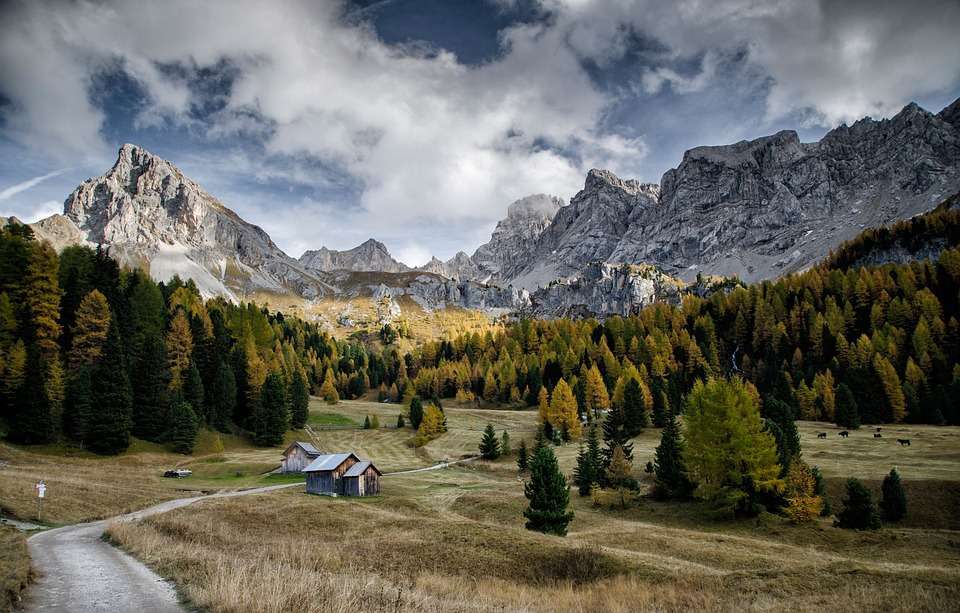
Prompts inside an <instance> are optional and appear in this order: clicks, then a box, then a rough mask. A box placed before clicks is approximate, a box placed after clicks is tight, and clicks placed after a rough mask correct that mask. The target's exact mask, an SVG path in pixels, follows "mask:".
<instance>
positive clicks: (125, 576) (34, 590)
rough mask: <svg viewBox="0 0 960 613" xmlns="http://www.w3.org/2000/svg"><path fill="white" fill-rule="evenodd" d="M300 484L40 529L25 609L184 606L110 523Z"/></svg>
mask: <svg viewBox="0 0 960 613" xmlns="http://www.w3.org/2000/svg"><path fill="white" fill-rule="evenodd" d="M477 457H479V456H477ZM477 457H471V458H464V459H461V460H456V461H453V462H441V463H438V464H434V465H433V466H428V467H425V468H417V469H413V470H404V471H398V472H395V473H387V475H402V474H411V473H419V472H426V471H430V470H439V469H442V468H446V467H448V466H452V465H454V464H458V463H462V462H470V461H472V460H476V459H477ZM385 476H386V475H385ZM297 486H301V487H302V486H303V483H302V482H301V483H286V484H283V485H271V486H268V487H258V488H253V489H248V490H238V491H232V492H220V493H216V494H210V495H207V496H194V497H192V498H178V499H176V500H168V501H167V502H161V503H160V504H157V505H154V506H152V507H147V508H146V509H141V510H139V511H134V512H133V513H127V514H126V515H118V516H116V517H111V518H108V519H101V520H99V521H93V522H88V523H84V524H74V525H71V526H63V527H62V528H54V529H52V530H47V531H45V532H40V533H38V534H34V535H33V536H31V537H30V538H29V539H27V547H28V548H29V550H30V559H31V563H32V565H33V568H34V569H35V570H36V571H38V574H39V577H38V579H37V580H36V581H35V582H34V583H33V585H31V586H30V588H29V589H28V590H27V593H26V596H25V597H24V600H23V610H24V611H28V612H31V611H44V612H60V611H62V612H69V613H91V612H100V611H109V612H110V613H118V612H125V611H136V612H137V613H169V612H174V611H177V612H180V611H184V610H185V609H184V607H183V606H182V605H181V604H180V602H179V598H178V597H177V592H176V590H175V589H174V587H173V584H172V583H170V582H169V581H167V580H165V579H163V578H162V577H160V576H159V575H157V574H156V573H155V572H153V571H152V570H150V569H149V568H148V567H147V566H146V565H145V564H143V563H142V562H140V561H139V560H137V559H136V558H134V557H133V556H131V555H130V554H128V553H126V552H124V551H122V550H121V549H119V548H117V547H114V546H113V545H110V544H109V543H107V542H105V541H104V540H103V539H102V538H101V537H102V536H103V532H104V530H106V528H107V526H108V525H109V524H111V523H113V522H118V521H136V520H138V519H142V518H144V517H149V516H151V515H156V514H158V513H166V512H167V511H172V510H174V509H179V508H180V507H185V506H188V505H191V504H193V503H195V502H200V501H201V500H211V499H214V498H233V497H236V496H250V495H254V494H265V493H267V492H272V491H275V490H280V489H285V488H290V487H297Z"/></svg>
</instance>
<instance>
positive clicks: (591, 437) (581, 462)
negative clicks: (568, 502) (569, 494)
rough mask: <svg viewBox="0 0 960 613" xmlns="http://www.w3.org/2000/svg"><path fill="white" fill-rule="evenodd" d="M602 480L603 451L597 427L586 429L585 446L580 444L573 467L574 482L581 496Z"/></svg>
mask: <svg viewBox="0 0 960 613" xmlns="http://www.w3.org/2000/svg"><path fill="white" fill-rule="evenodd" d="M602 480H603V452H602V451H601V449H600V437H599V434H598V433H597V427H596V426H593V427H591V428H590V429H589V430H587V439H586V446H584V445H580V452H579V453H578V454H577V465H576V467H575V468H574V483H576V484H577V492H578V493H579V494H580V495H581V496H587V495H589V494H590V488H591V486H593V485H594V484H597V483H600V482H601V481H602Z"/></svg>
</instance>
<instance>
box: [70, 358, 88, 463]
mask: <svg viewBox="0 0 960 613" xmlns="http://www.w3.org/2000/svg"><path fill="white" fill-rule="evenodd" d="M92 410H93V389H92V384H91V381H90V369H89V367H87V366H80V367H79V368H77V369H76V370H75V371H73V373H71V375H70V379H69V380H68V381H67V389H66V394H65V397H64V402H63V430H64V433H65V434H66V435H67V436H68V437H69V438H71V439H73V440H74V441H77V442H78V443H80V444H81V446H82V445H83V444H84V442H85V441H86V434H87V420H89V419H90V413H91V411H92Z"/></svg>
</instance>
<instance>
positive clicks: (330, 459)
mask: <svg viewBox="0 0 960 613" xmlns="http://www.w3.org/2000/svg"><path fill="white" fill-rule="evenodd" d="M351 456H353V458H354V459H355V460H356V461H358V462H359V461H360V458H358V457H357V455H356V454H355V453H352V452H348V453H329V454H327V455H322V456H319V457H318V458H317V459H315V460H314V461H313V462H310V465H309V466H307V467H306V468H304V469H303V472H305V473H315V472H321V471H326V470H335V469H336V468H337V467H338V466H340V465H341V464H343V463H344V462H346V461H347V458H349V457H351Z"/></svg>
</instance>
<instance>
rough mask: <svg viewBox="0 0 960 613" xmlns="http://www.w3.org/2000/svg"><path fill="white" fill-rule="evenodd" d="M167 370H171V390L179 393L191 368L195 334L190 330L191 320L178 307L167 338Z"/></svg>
mask: <svg viewBox="0 0 960 613" xmlns="http://www.w3.org/2000/svg"><path fill="white" fill-rule="evenodd" d="M166 350H167V370H168V372H169V376H170V380H169V387H170V390H171V391H173V392H175V393H178V392H180V391H181V390H182V389H183V384H184V377H185V376H186V375H187V370H188V369H189V368H190V357H191V356H192V355H193V335H192V334H191V332H190V322H189V321H188V320H187V316H186V314H184V312H183V310H182V309H178V310H177V312H176V314H175V315H174V316H173V319H171V320H170V329H169V330H168V331H167V338H166Z"/></svg>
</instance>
